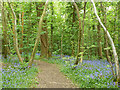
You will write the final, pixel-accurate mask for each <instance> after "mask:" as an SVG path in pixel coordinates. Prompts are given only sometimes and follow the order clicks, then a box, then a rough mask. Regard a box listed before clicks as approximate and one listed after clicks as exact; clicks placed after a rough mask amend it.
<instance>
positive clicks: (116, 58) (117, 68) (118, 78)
mask: <svg viewBox="0 0 120 90" xmlns="http://www.w3.org/2000/svg"><path fill="white" fill-rule="evenodd" d="M91 2H92V3H93V7H94V11H95V15H96V17H97V19H98V21H99V23H100V24H101V26H102V27H103V29H104V31H105V32H106V34H107V36H108V39H109V41H110V44H111V46H112V50H113V55H114V60H115V66H116V76H117V81H118V80H119V81H120V73H119V72H120V71H119V62H118V56H117V53H116V48H115V45H114V43H113V40H112V38H111V36H110V34H109V32H108V30H107V29H106V27H105V26H104V25H103V23H102V22H101V19H100V17H99V16H98V14H97V10H96V6H95V3H94V1H93V0H91Z"/></svg>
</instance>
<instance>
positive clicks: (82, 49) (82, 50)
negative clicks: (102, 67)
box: [80, 2, 87, 63]
mask: <svg viewBox="0 0 120 90" xmlns="http://www.w3.org/2000/svg"><path fill="white" fill-rule="evenodd" d="M86 4H87V2H85V3H84V16H83V22H82V34H81V35H82V36H81V37H82V40H81V41H82V48H81V52H82V54H81V58H80V62H81V63H82V60H83V54H84V20H85V14H86Z"/></svg>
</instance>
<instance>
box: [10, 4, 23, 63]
mask: <svg viewBox="0 0 120 90" xmlns="http://www.w3.org/2000/svg"><path fill="white" fill-rule="evenodd" d="M8 5H9V7H10V9H11V12H12V16H13V20H14V21H13V23H14V25H13V34H14V36H13V42H14V46H15V49H16V53H17V56H18V58H19V61H20V62H22V63H23V60H22V57H21V55H20V52H19V48H18V40H17V29H16V26H17V22H16V20H17V18H16V15H15V12H14V11H13V8H12V6H11V5H10V2H8Z"/></svg>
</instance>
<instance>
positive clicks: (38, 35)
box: [28, 0, 48, 68]
mask: <svg viewBox="0 0 120 90" xmlns="http://www.w3.org/2000/svg"><path fill="white" fill-rule="evenodd" d="M47 5H48V0H47V1H46V4H45V6H44V10H43V13H42V16H41V18H40V21H39V29H38V33H37V37H36V41H35V45H34V48H33V52H32V55H31V58H30V61H29V64H28V68H29V67H31V65H32V63H33V59H34V56H35V52H36V49H37V46H38V44H39V40H40V33H41V30H42V23H43V19H44V16H45V12H46V9H47Z"/></svg>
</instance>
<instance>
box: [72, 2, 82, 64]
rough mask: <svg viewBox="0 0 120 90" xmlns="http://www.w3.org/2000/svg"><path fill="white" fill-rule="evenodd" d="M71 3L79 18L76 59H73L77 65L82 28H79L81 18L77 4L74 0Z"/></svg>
mask: <svg viewBox="0 0 120 90" xmlns="http://www.w3.org/2000/svg"><path fill="white" fill-rule="evenodd" d="M73 3H74V6H75V8H76V10H77V16H78V19H79V32H78V51H77V59H76V61H75V63H74V64H75V65H77V64H78V62H79V59H80V46H81V44H80V42H81V33H82V29H81V19H80V14H79V9H78V6H77V4H76V3H75V2H74V0H73Z"/></svg>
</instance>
